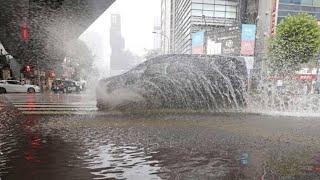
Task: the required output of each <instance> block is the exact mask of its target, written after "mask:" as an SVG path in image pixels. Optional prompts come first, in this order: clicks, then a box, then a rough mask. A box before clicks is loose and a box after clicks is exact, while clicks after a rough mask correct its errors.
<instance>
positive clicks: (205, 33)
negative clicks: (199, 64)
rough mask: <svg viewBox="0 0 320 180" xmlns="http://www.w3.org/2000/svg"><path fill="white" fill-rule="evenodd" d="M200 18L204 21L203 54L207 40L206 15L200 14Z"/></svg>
mask: <svg viewBox="0 0 320 180" xmlns="http://www.w3.org/2000/svg"><path fill="white" fill-rule="evenodd" d="M202 19H203V21H204V48H203V51H204V52H203V54H207V42H208V32H207V20H206V16H205V15H202Z"/></svg>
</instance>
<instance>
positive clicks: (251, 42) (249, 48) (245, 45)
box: [241, 24, 257, 56]
mask: <svg viewBox="0 0 320 180" xmlns="http://www.w3.org/2000/svg"><path fill="white" fill-rule="evenodd" d="M241 29H242V32H241V55H243V56H253V55H254V47H255V39H256V30H257V26H256V25H255V24H242V28H241Z"/></svg>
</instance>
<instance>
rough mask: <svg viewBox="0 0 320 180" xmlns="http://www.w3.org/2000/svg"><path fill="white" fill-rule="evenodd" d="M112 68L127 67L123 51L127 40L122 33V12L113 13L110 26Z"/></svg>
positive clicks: (120, 68) (121, 68)
mask: <svg viewBox="0 0 320 180" xmlns="http://www.w3.org/2000/svg"><path fill="white" fill-rule="evenodd" d="M110 46H111V57H110V69H111V70H123V69H125V68H126V62H125V59H124V58H123V51H124V48H125V42H124V39H123V37H122V34H121V16H120V14H112V15H111V28H110Z"/></svg>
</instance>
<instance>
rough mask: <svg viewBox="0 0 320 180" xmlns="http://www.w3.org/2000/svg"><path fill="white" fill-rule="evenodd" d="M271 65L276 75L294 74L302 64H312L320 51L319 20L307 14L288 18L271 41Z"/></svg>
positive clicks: (281, 23) (269, 53)
mask: <svg viewBox="0 0 320 180" xmlns="http://www.w3.org/2000/svg"><path fill="white" fill-rule="evenodd" d="M268 48H269V52H268V55H269V65H270V68H271V70H272V71H273V72H274V73H276V74H292V73H294V72H295V71H296V70H298V69H299V68H300V66H301V64H304V63H309V62H312V61H313V60H314V59H315V56H316V55H317V54H318V53H319V50H320V27H319V25H318V23H317V19H316V18H315V17H313V16H311V15H308V14H306V13H300V14H297V15H294V16H288V17H286V18H285V19H283V20H282V21H281V22H280V24H279V25H278V26H277V32H276V34H275V36H273V37H272V38H270V41H269V47H268Z"/></svg>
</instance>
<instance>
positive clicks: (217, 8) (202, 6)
mask: <svg viewBox="0 0 320 180" xmlns="http://www.w3.org/2000/svg"><path fill="white" fill-rule="evenodd" d="M192 9H202V10H209V11H230V12H237V6H227V5H220V4H218V5H217V4H199V3H192Z"/></svg>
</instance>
